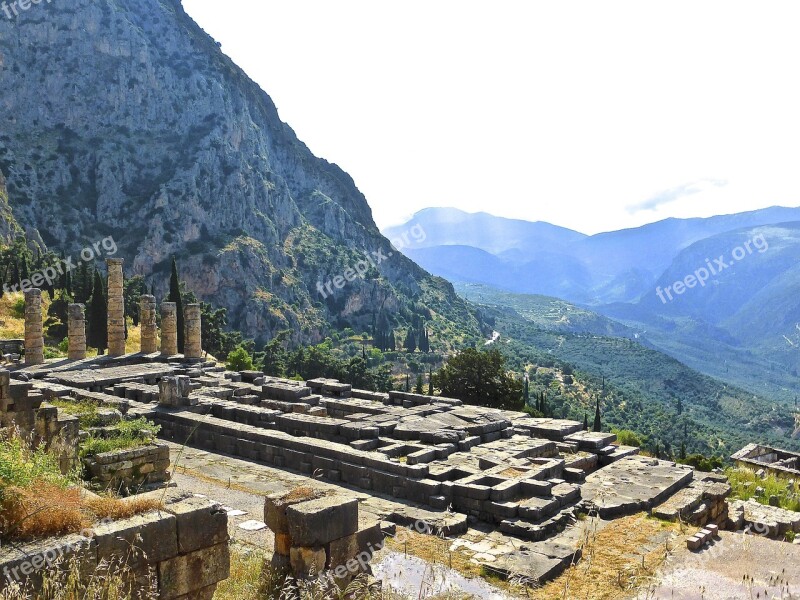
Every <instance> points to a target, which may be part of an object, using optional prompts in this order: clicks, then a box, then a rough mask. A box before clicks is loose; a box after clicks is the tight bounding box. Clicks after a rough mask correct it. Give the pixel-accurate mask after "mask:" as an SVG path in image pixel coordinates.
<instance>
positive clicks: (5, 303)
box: [0, 292, 50, 340]
mask: <svg viewBox="0 0 800 600" xmlns="http://www.w3.org/2000/svg"><path fill="white" fill-rule="evenodd" d="M22 297H23V294H22V292H14V293H11V294H3V297H2V298H0V323H2V325H0V338H3V339H15V340H16V339H22V338H23V337H25V319H22V318H17V317H16V316H14V311H13V306H14V304H16V303H17V302H18V301H19V300H20V299H21V298H22ZM49 301H50V296H48V295H47V294H43V295H42V311H43V314H45V315H46V314H47V312H46V311H47V309H46V308H45V306H44V304H45V302H48V303H49Z"/></svg>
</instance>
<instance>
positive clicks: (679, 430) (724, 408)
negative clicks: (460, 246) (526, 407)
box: [487, 309, 798, 458]
mask: <svg viewBox="0 0 800 600" xmlns="http://www.w3.org/2000/svg"><path fill="white" fill-rule="evenodd" d="M487 313H488V314H490V315H491V316H492V317H493V318H494V319H496V321H495V328H496V329H498V330H499V331H502V332H504V335H505V340H504V341H505V343H503V344H501V347H502V349H503V351H504V353H505V354H506V355H507V356H508V357H509V364H510V365H511V367H512V368H513V370H514V371H515V372H517V373H519V374H520V376H521V374H522V373H523V372H528V373H529V374H530V378H531V386H532V393H533V391H534V390H546V391H547V395H548V406H549V408H550V412H551V414H552V415H553V416H559V417H564V418H571V419H575V420H579V421H582V420H583V419H584V414H585V413H586V412H587V411H588V412H589V415H591V414H593V409H594V400H593V399H594V397H596V396H599V397H600V402H601V408H602V414H603V422H604V424H605V425H606V426H607V427H616V428H619V429H629V430H631V431H634V432H636V433H637V434H639V436H641V437H642V438H644V439H646V440H647V444H646V445H647V447H648V449H650V450H651V451H658V453H660V454H663V455H665V456H675V457H677V456H679V454H680V449H679V446H680V445H681V443H684V442H685V449H686V451H687V452H688V453H700V454H704V455H711V456H715V455H716V456H722V457H726V458H727V457H728V456H730V454H731V453H733V452H734V451H736V450H737V449H739V448H741V447H742V446H744V445H746V444H747V443H750V442H752V441H753V440H754V439H758V440H761V441H763V442H764V443H774V444H776V445H784V446H787V447H796V446H797V445H798V443H797V441H796V440H794V439H792V438H791V437H790V436H791V434H792V432H793V431H794V420H795V418H794V415H793V414H791V412H790V411H788V410H787V409H786V408H785V407H783V406H781V405H779V404H777V403H772V402H769V401H768V400H766V399H764V398H760V397H758V396H754V395H752V394H749V393H747V392H745V391H744V390H741V389H739V388H736V387H733V386H728V385H725V384H723V383H722V382H719V381H716V380H714V379H712V378H710V377H707V376H705V375H701V374H700V373H697V372H696V371H693V370H692V369H690V368H688V367H686V366H685V365H683V364H681V363H680V362H678V361H676V360H674V359H671V358H669V357H667V356H665V355H664V354H661V353H660V352H657V351H655V350H651V349H648V348H644V347H642V346H641V345H639V344H638V343H636V342H635V341H634V340H628V339H622V338H611V337H605V336H597V335H589V334H576V333H565V332H553V331H547V330H545V329H542V328H540V327H538V326H536V325H534V324H531V323H529V322H527V321H526V320H524V319H522V318H521V317H519V315H517V314H516V313H515V312H514V311H512V310H508V309H505V310H503V309H495V310H494V311H493V312H492V311H487ZM542 367H544V369H542ZM553 368H555V369H556V373H554V372H553ZM565 368H566V369H567V370H568V371H569V373H565V372H564V369H565ZM559 369H560V372H561V374H562V375H561V376H560V377H561V378H560V377H559V375H557V372H558V371H559ZM564 374H570V377H572V379H573V383H572V384H567V383H566V382H565V381H563V380H562V379H563V375H564Z"/></svg>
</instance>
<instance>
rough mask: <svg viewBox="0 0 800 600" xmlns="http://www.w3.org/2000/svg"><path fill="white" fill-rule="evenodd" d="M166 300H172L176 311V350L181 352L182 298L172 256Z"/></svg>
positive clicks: (175, 265) (182, 332)
mask: <svg viewBox="0 0 800 600" xmlns="http://www.w3.org/2000/svg"><path fill="white" fill-rule="evenodd" d="M167 301H168V302H174V303H175V305H176V307H177V312H178V352H179V353H183V347H184V334H185V332H184V318H183V299H182V298H181V282H180V278H179V277H178V263H177V262H176V261H175V257H174V256H173V257H172V275H171V276H170V278H169V297H168V300H167Z"/></svg>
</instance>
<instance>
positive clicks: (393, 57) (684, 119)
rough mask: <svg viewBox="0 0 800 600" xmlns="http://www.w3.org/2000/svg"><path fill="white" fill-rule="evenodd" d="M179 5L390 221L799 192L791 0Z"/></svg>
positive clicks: (618, 219) (612, 223)
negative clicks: (434, 214)
mask: <svg viewBox="0 0 800 600" xmlns="http://www.w3.org/2000/svg"><path fill="white" fill-rule="evenodd" d="M183 3H184V6H185V8H186V10H187V12H188V13H189V14H190V15H191V16H192V17H194V18H195V20H197V22H198V23H199V24H200V25H201V26H202V27H203V28H204V29H205V30H206V31H207V32H208V33H210V34H211V35H212V36H213V37H214V38H215V39H217V41H219V42H221V43H222V50H223V51H224V52H225V53H226V54H228V55H229V56H230V57H231V58H233V59H234V61H235V62H237V63H238V64H239V65H240V66H241V67H242V68H243V69H244V70H245V71H246V72H247V73H248V74H249V75H250V77H252V78H253V79H254V80H255V81H257V82H258V83H259V84H260V85H261V87H262V88H264V90H265V91H266V92H267V93H268V94H269V95H270V96H271V97H272V99H273V100H274V101H275V103H276V104H277V106H278V110H279V112H280V115H281V118H282V119H283V120H284V121H286V122H287V123H289V124H290V125H291V126H292V127H293V128H294V130H295V131H296V132H297V134H298V136H299V137H300V139H301V140H303V141H304V142H306V144H308V146H309V148H311V150H312V152H314V153H315V154H316V155H318V156H322V157H324V158H326V159H328V160H330V161H331V162H335V163H337V164H338V165H339V166H341V167H342V168H343V169H345V170H346V171H348V172H349V173H350V174H351V175H352V176H353V178H354V179H355V181H356V184H357V185H358V186H359V188H360V189H361V191H362V192H364V194H365V195H366V197H367V199H368V201H369V203H370V205H371V206H372V209H373V213H374V216H375V220H376V221H377V223H378V225H379V226H381V227H385V226H388V225H392V224H396V223H399V222H401V221H403V220H404V219H405V218H406V217H408V216H410V215H411V214H412V213H413V212H415V211H417V210H419V209H421V208H424V207H427V206H455V207H458V208H462V209H464V210H467V211H471V212H474V211H481V210H483V211H486V212H490V213H493V214H497V215H501V216H507V217H515V218H523V219H527V220H544V221H550V222H552V223H556V224H558V225H563V226H566V227H571V228H573V229H577V230H579V231H583V232H586V233H594V232H598V231H605V230H611V229H619V228H622V227H630V226H635V225H639V224H643V223H646V222H650V221H655V220H658V219H662V218H666V217H669V216H679V217H690V216H709V215H712V214H720V213H731V212H738V211H742V210H749V209H754V208H763V207H765V206H771V205H776V204H780V205H784V206H798V205H800V179H799V178H798V167H800V84H798V73H799V72H800V65H798V62H800V35H798V33H797V27H798V22H799V21H798V17H799V16H800V5H798V3H797V2H794V0H793V1H792V2H769V1H767V2H747V3H744V2H737V1H732V0H725V1H720V2H714V1H708V0H704V1H703V2H698V1H697V0H691V1H681V0H677V1H676V0H671V1H670V2H658V3H655V2H651V1H647V0H635V1H632V2H616V1H608V0H605V1H603V2H598V1H596V0H593V1H588V2H572V1H566V2H543V1H536V0H494V1H491V2H490V1H488V0H484V1H481V2H477V1H472V0H426V1H424V2H423V1H421V0H404V1H403V2H389V1H376V0H337V1H335V2H331V1H330V0H282V1H281V2H275V1H273V0H258V1H256V0H225V1H224V2H221V1H220V0H184V2H183Z"/></svg>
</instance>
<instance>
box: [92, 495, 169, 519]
mask: <svg viewBox="0 0 800 600" xmlns="http://www.w3.org/2000/svg"><path fill="white" fill-rule="evenodd" d="M85 507H86V508H87V509H89V511H91V514H92V515H93V516H94V518H95V520H102V519H112V520H114V521H118V520H121V519H128V518H130V517H133V516H136V515H140V514H142V513H146V512H149V511H151V510H160V509H161V508H163V507H164V504H163V502H162V501H161V500H157V499H155V498H137V497H136V496H132V497H130V498H113V497H111V496H98V497H95V498H91V499H88V500H87V501H86V502H85Z"/></svg>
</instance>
